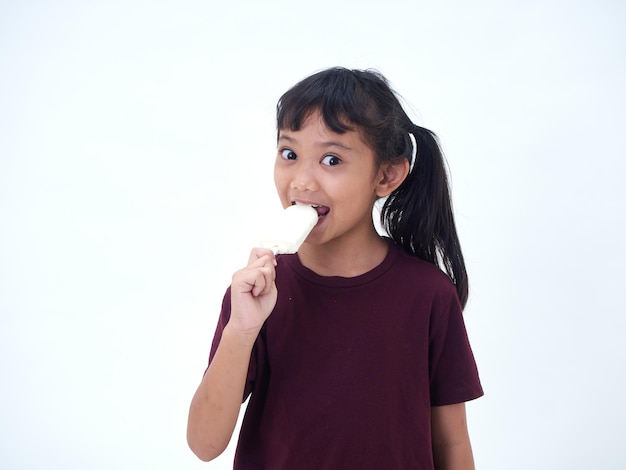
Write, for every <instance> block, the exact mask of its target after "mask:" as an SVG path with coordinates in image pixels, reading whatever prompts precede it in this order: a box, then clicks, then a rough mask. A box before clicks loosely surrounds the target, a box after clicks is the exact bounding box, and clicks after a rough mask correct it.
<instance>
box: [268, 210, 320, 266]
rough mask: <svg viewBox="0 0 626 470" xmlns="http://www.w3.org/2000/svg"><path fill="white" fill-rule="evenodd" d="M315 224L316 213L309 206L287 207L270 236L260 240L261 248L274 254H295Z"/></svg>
mask: <svg viewBox="0 0 626 470" xmlns="http://www.w3.org/2000/svg"><path fill="white" fill-rule="evenodd" d="M315 224H317V211H316V210H315V209H313V208H312V207H311V206H305V205H299V204H296V205H294V206H289V207H287V208H286V209H285V210H284V211H283V212H282V214H281V215H280V217H279V218H278V219H277V220H276V223H275V224H274V225H273V227H272V229H271V234H268V235H269V236H266V237H264V238H263V239H262V240H261V244H260V246H261V248H269V249H270V250H272V251H273V252H274V254H281V253H283V254H284V253H295V252H296V251H298V248H300V245H302V243H303V242H304V240H305V239H306V237H307V236H308V235H309V233H310V232H311V230H313V227H315Z"/></svg>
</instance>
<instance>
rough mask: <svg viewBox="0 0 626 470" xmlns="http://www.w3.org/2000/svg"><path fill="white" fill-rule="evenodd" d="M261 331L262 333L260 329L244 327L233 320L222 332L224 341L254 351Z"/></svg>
mask: <svg viewBox="0 0 626 470" xmlns="http://www.w3.org/2000/svg"><path fill="white" fill-rule="evenodd" d="M259 331H261V329H260V328H246V327H242V326H240V325H237V324H236V322H234V321H232V319H231V321H229V322H228V323H227V324H226V326H225V327H224V330H223V331H222V341H223V340H224V339H226V340H227V341H228V342H230V343H232V344H237V345H239V346H242V347H245V348H250V349H252V346H253V345H254V343H255V341H256V339H257V337H258V336H259Z"/></svg>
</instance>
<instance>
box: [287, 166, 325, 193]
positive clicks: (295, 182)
mask: <svg viewBox="0 0 626 470" xmlns="http://www.w3.org/2000/svg"><path fill="white" fill-rule="evenodd" d="M291 189H294V190H296V191H317V190H318V189H319V185H318V182H317V178H316V177H315V171H314V169H313V168H311V165H309V164H305V163H304V162H303V163H302V164H300V165H298V168H297V169H295V171H294V173H293V177H292V179H291Z"/></svg>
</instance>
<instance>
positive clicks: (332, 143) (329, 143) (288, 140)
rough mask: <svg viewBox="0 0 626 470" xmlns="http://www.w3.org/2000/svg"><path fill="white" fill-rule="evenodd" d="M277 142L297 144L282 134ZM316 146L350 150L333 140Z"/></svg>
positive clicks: (291, 138) (294, 140)
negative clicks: (283, 141) (284, 141)
mask: <svg viewBox="0 0 626 470" xmlns="http://www.w3.org/2000/svg"><path fill="white" fill-rule="evenodd" d="M278 140H279V141H281V140H286V141H287V142H289V143H292V144H293V143H297V140H296V139H294V138H293V137H290V136H288V135H284V134H281V135H280V137H278ZM317 146H318V147H338V148H340V149H343V150H352V148H351V147H348V146H347V145H344V144H342V143H341V142H337V141H335V140H326V141H323V142H318V143H317Z"/></svg>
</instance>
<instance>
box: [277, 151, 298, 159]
mask: <svg viewBox="0 0 626 470" xmlns="http://www.w3.org/2000/svg"><path fill="white" fill-rule="evenodd" d="M280 156H281V157H283V158H284V159H285V160H295V159H296V158H298V156H297V155H296V154H295V153H294V152H293V150H289V149H283V150H281V151H280Z"/></svg>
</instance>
